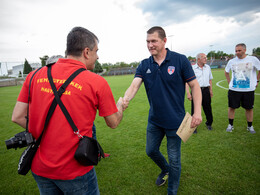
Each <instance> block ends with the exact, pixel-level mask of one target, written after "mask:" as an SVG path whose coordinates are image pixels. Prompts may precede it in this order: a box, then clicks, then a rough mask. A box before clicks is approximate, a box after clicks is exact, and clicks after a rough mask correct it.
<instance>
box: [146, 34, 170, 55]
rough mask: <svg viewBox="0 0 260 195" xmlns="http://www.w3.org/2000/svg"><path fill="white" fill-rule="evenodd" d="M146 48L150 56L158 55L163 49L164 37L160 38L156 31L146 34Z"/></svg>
mask: <svg viewBox="0 0 260 195" xmlns="http://www.w3.org/2000/svg"><path fill="white" fill-rule="evenodd" d="M146 42H147V48H148V50H149V52H150V54H151V55H152V56H157V55H160V54H161V53H162V52H163V50H164V49H165V44H166V38H164V39H161V38H160V37H159V34H158V32H154V33H152V34H147V39H146Z"/></svg>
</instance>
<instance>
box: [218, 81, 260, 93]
mask: <svg viewBox="0 0 260 195" xmlns="http://www.w3.org/2000/svg"><path fill="white" fill-rule="evenodd" d="M223 81H226V80H221V81H219V82H217V83H216V85H217V86H218V87H220V88H222V89H226V90H228V88H226V87H223V86H221V85H220V84H219V83H221V82H223ZM255 95H260V94H259V93H255Z"/></svg>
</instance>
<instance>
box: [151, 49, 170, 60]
mask: <svg viewBox="0 0 260 195" xmlns="http://www.w3.org/2000/svg"><path fill="white" fill-rule="evenodd" d="M166 50H167V53H166V57H165V59H164V61H167V62H168V61H170V50H169V49H168V48H166ZM150 61H151V64H153V63H156V62H155V60H154V58H153V56H150Z"/></svg>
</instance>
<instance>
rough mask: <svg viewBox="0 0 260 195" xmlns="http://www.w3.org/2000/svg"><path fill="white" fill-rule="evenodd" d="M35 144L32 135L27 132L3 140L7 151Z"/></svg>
mask: <svg viewBox="0 0 260 195" xmlns="http://www.w3.org/2000/svg"><path fill="white" fill-rule="evenodd" d="M33 142H35V139H34V138H33V136H32V134H31V133H29V132H28V131H23V132H20V133H17V134H16V135H15V136H14V137H11V138H10V139H8V140H5V145H6V147H7V149H11V148H15V149H17V148H18V147H19V148H23V147H25V146H28V145H30V144H31V143H33Z"/></svg>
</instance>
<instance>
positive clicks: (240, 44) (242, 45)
mask: <svg viewBox="0 0 260 195" xmlns="http://www.w3.org/2000/svg"><path fill="white" fill-rule="evenodd" d="M238 46H241V47H243V48H244V49H246V44H244V43H238V44H237V45H236V47H238Z"/></svg>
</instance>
